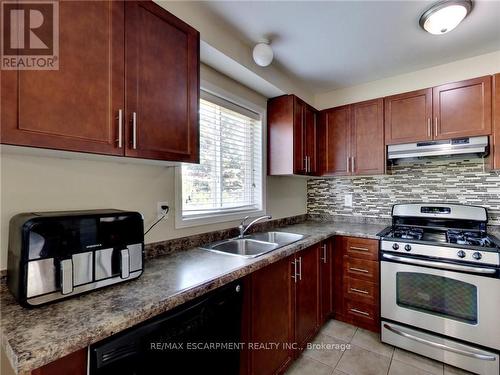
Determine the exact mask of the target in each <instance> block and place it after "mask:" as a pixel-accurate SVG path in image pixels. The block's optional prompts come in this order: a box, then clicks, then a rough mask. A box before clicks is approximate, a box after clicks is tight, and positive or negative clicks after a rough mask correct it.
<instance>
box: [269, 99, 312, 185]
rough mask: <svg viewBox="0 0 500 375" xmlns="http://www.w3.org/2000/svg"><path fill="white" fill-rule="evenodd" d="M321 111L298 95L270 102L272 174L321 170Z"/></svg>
mask: <svg viewBox="0 0 500 375" xmlns="http://www.w3.org/2000/svg"><path fill="white" fill-rule="evenodd" d="M316 116H317V111H316V110H315V109H314V108H313V107H311V106H310V105H308V104H307V103H305V102H304V101H303V100H301V99H299V98H298V97H296V96H295V95H283V96H279V97H276V98H272V99H269V101H268V102H267V131H268V174H269V175H293V174H298V175H314V174H316V173H317V169H318V167H317V144H316V141H317V135H316Z"/></svg>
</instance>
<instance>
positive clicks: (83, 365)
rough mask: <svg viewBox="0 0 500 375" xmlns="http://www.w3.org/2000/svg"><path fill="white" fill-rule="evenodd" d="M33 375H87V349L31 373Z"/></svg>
mask: <svg viewBox="0 0 500 375" xmlns="http://www.w3.org/2000/svg"><path fill="white" fill-rule="evenodd" d="M31 374H32V375H67V374H72V375H85V374H87V348H85V349H80V350H78V351H76V352H74V353H71V354H68V355H67V356H65V357H62V358H60V359H58V360H57V361H54V362H51V363H49V364H47V365H45V366H42V367H40V368H37V369H36V370H33V371H31Z"/></svg>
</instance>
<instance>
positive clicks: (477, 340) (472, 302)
mask: <svg viewBox="0 0 500 375" xmlns="http://www.w3.org/2000/svg"><path fill="white" fill-rule="evenodd" d="M409 259H411V258H409ZM381 306H382V307H381V316H382V318H385V319H390V320H393V321H396V322H401V323H405V324H408V325H411V326H414V327H419V328H422V329H425V330H428V331H431V332H436V333H440V334H443V335H446V336H450V337H455V338H457V339H460V340H464V341H467V342H470V343H474V344H477V345H482V346H485V347H488V348H493V349H497V350H500V324H498V317H499V315H498V314H499V312H500V279H497V278H492V277H484V276H479V275H473V274H467V273H461V272H454V271H449V270H441V269H434V268H428V267H422V266H415V265H410V264H402V263H396V262H388V261H382V262H381Z"/></svg>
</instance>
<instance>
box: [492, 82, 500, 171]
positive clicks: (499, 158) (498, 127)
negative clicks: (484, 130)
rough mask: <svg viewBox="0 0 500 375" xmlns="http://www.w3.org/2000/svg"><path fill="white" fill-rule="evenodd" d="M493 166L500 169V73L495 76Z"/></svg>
mask: <svg viewBox="0 0 500 375" xmlns="http://www.w3.org/2000/svg"><path fill="white" fill-rule="evenodd" d="M493 168H494V169H500V73H497V74H495V75H494V77H493Z"/></svg>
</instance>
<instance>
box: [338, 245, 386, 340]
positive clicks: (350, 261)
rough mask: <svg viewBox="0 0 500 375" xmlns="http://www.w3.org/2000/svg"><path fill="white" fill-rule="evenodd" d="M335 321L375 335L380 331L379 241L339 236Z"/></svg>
mask: <svg viewBox="0 0 500 375" xmlns="http://www.w3.org/2000/svg"><path fill="white" fill-rule="evenodd" d="M334 254H335V255H334V256H335V261H336V267H338V266H341V268H340V269H342V275H338V276H337V277H336V278H335V282H334V285H335V289H334V307H335V318H336V319H338V320H342V321H345V322H348V323H351V324H354V325H357V326H360V327H362V328H366V329H369V330H372V331H375V332H378V331H379V330H380V327H379V325H380V319H379V311H380V302H379V301H380V296H379V262H378V241H377V240H370V239H365V238H355V237H337V238H336V241H335V251H334Z"/></svg>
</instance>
